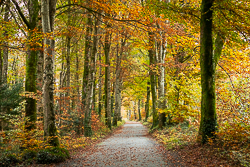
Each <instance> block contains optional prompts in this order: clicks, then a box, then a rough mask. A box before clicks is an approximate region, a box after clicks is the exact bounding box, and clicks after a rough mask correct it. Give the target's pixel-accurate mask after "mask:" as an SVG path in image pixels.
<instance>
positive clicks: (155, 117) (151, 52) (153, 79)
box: [148, 32, 159, 129]
mask: <svg viewBox="0 0 250 167" xmlns="http://www.w3.org/2000/svg"><path fill="white" fill-rule="evenodd" d="M148 35H149V47H150V49H149V50H148V55H149V62H150V83H151V93H152V110H153V111H152V113H153V124H152V127H151V129H152V128H154V127H156V126H157V125H158V123H159V120H158V113H157V111H156V105H157V104H156V103H157V96H156V74H155V72H154V71H155V65H156V61H155V59H156V58H155V53H154V36H153V33H152V32H149V33H148Z"/></svg>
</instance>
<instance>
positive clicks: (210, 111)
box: [199, 0, 217, 143]
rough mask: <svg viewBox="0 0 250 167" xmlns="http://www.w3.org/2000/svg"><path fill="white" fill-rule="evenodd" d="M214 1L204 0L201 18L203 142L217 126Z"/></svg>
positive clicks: (212, 133)
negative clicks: (213, 28) (213, 31)
mask: <svg viewBox="0 0 250 167" xmlns="http://www.w3.org/2000/svg"><path fill="white" fill-rule="evenodd" d="M213 3H214V0H202V4H201V20H200V46H201V48H200V67H201V87H202V97H201V123H200V129H199V132H200V133H201V136H202V143H206V142H207V141H208V138H214V137H215V132H216V126H217V119H216V107H215V101H216V97H215V78H214V77H215V59H214V54H213V38H212V37H213V36H212V35H213V34H212V27H213V9H212V7H213Z"/></svg>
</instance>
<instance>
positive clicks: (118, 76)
mask: <svg viewBox="0 0 250 167" xmlns="http://www.w3.org/2000/svg"><path fill="white" fill-rule="evenodd" d="M125 44H126V40H121V48H120V53H119V49H118V48H119V46H117V55H116V73H115V76H116V79H115V111H114V119H113V125H114V126H117V121H118V120H119V119H120V118H119V117H120V108H121V57H122V54H123V48H124V46H125Z"/></svg>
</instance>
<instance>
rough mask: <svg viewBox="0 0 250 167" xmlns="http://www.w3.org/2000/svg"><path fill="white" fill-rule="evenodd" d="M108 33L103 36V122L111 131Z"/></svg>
mask: <svg viewBox="0 0 250 167" xmlns="http://www.w3.org/2000/svg"><path fill="white" fill-rule="evenodd" d="M110 36H111V34H110V32H109V30H108V29H107V30H106V34H105V46H104V53H105V64H106V67H105V120H106V125H107V126H108V128H109V129H111V97H110V58H109V56H110V55H109V53H110V45H111V44H110Z"/></svg>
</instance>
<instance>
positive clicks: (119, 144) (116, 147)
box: [58, 122, 179, 167]
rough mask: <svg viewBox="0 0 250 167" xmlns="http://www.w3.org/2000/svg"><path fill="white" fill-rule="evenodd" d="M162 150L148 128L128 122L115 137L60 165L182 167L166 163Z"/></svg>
mask: <svg viewBox="0 0 250 167" xmlns="http://www.w3.org/2000/svg"><path fill="white" fill-rule="evenodd" d="M162 151H163V150H162V148H161V147H160V145H159V144H157V143H156V142H155V141H154V140H153V139H152V138H150V137H149V136H148V132H147V129H146V128H145V127H144V126H143V125H142V124H140V123H137V122H127V123H126V124H125V125H124V126H123V127H122V128H121V129H120V130H118V131H117V132H116V133H115V134H114V135H112V136H111V137H109V138H107V139H106V140H104V141H103V142H102V143H99V144H97V145H96V146H95V147H94V148H93V149H90V150H88V151H86V152H84V153H83V154H82V155H80V156H78V157H77V158H73V159H71V160H69V161H67V162H66V163H63V164H58V166H67V167H68V166H86V167H87V166H91V167H128V166H135V167H137V166H148V167H160V166H162V167H166V166H179V165H175V164H172V163H169V162H168V161H166V159H165V161H166V162H165V161H164V156H166V154H167V153H166V152H165V153H164V154H163V152H162Z"/></svg>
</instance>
